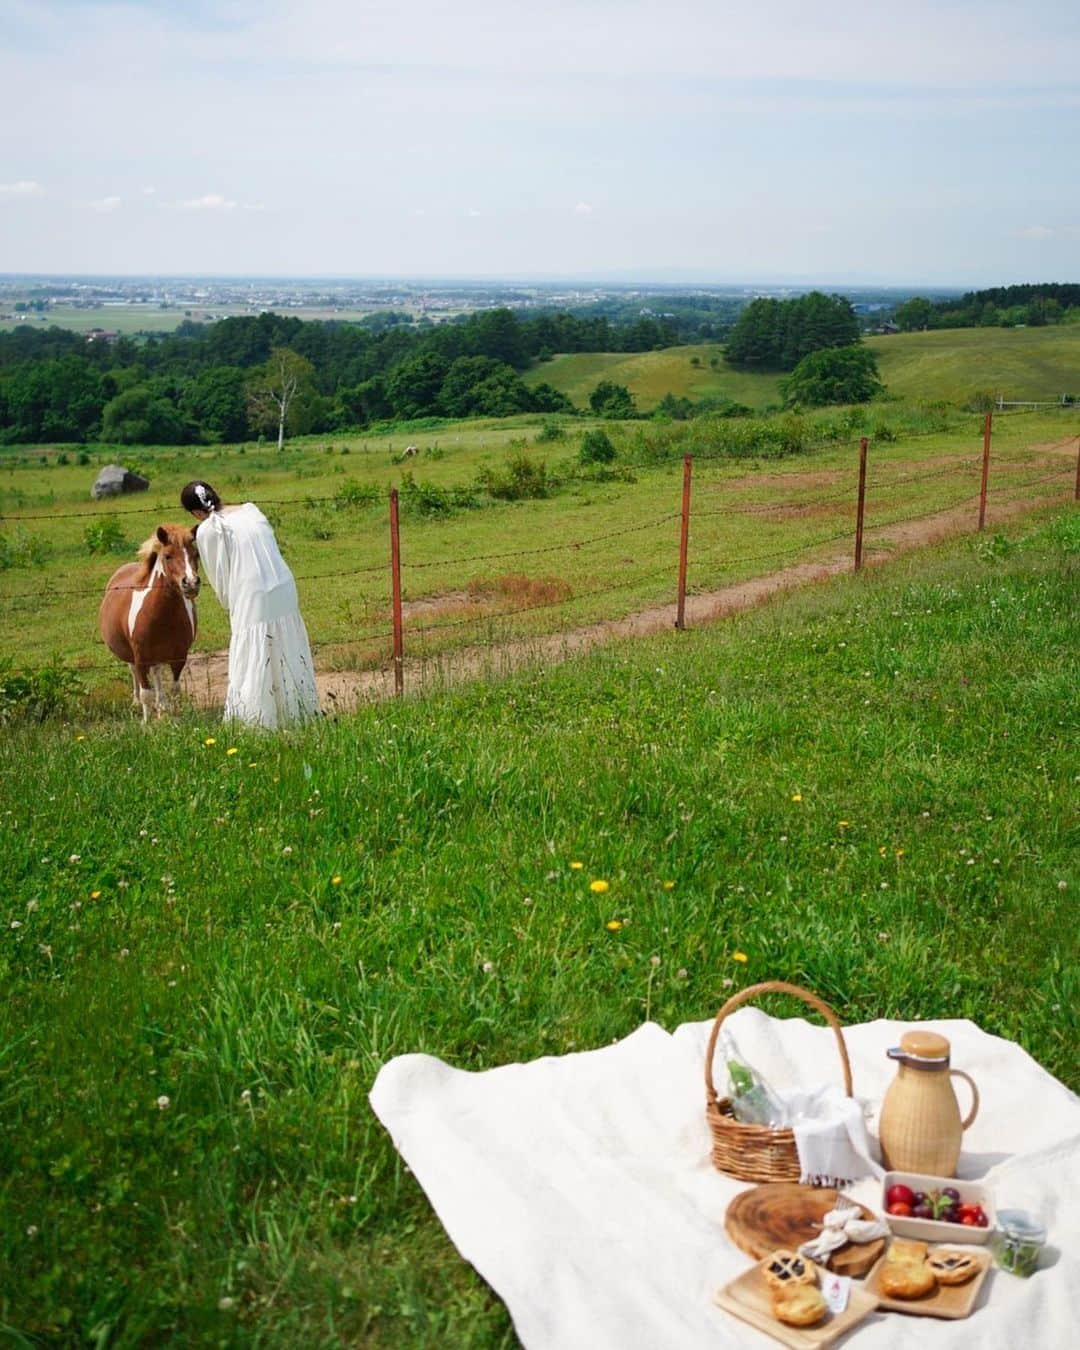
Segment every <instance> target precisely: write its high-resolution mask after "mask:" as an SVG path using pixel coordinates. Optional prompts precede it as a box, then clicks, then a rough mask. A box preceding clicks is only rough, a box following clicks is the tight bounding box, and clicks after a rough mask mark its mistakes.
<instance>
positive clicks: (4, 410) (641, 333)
mask: <svg viewBox="0 0 1080 1350" xmlns="http://www.w3.org/2000/svg"><path fill="white" fill-rule="evenodd" d="M663 303H664V312H663V313H659V314H654V313H641V312H640V311H641V305H640V301H639V302H638V306H637V308H638V312H637V315H636V317H624V318H622V319H621V320H620V319H617V320H615V321H613V320H612V319H610V318H609V317H608V316H607V315H606V314H604V313H589V314H586V315H574V314H568V313H539V314H536V315H535V316H530V317H519V315H518V314H516V313H515V312H513V311H511V310H509V309H493V310H488V311H485V312H481V313H477V314H473V315H470V316H469V317H468V318H466V319H463V320H460V321H456V322H450V323H444V324H439V325H432V324H416V325H414V324H410V323H408V322H407V321H405V320H404V319H403V318H401V317H400V316H396V315H382V316H373V317H372V318H370V319H366V320H362V321H360V322H358V323H347V322H325V321H322V322H312V321H308V322H305V321H304V320H301V319H297V318H289V317H283V316H281V315H277V314H269V313H267V314H260V315H259V316H258V317H257V318H256V317H252V318H231V319H223V320H221V321H220V322H218V323H214V324H210V325H201V324H196V323H190V322H188V323H184V324H181V325H180V327H179V328H178V329H177V331H176V332H175V333H173V334H169V335H166V336H150V337H147V338H145V339H139V340H135V339H132V338H126V337H121V338H119V339H118V340H116V341H114V342H106V341H103V340H101V339H98V340H89V341H88V340H87V337H86V336H85V335H83V334H78V333H73V332H70V331H69V330H67V329H62V328H56V327H52V328H48V329H46V330H44V331H40V330H37V329H34V328H31V327H29V326H20V327H18V328H16V329H15V330H14V331H12V332H9V333H0V442H6V443H9V444H10V443H17V442H22V443H26V442H31V443H33V442H38V441H62V442H69V441H74V442H81V441H85V440H88V439H98V438H100V439H103V440H107V441H115V442H118V443H121V444H140V443H145V444H163V445H176V444H184V443H188V442H193V441H210V442H213V441H238V440H245V439H248V438H252V437H255V436H258V435H260V434H262V433H271V432H275V431H276V420H275V416H274V393H273V384H274V380H275V378H278V377H281V376H282V375H284V377H285V378H287V379H292V380H294V381H295V393H294V396H292V397H291V398H290V401H289V413H288V430H289V432H290V434H303V433H306V432H330V431H335V430H347V429H349V430H351V429H356V428H361V427H365V426H369V425H370V424H372V423H373V422H380V421H386V420H409V419H413V418H418V417H428V416H442V417H470V416H488V417H503V416H509V415H510V414H512V413H518V412H541V413H543V412H572V411H573V407H572V405H571V403H570V402H569V400H568V399H567V398H566V397H565V395H563V394H561V393H559V392H558V391H557V390H556V389H554V388H552V387H551V386H550V385H548V384H543V383H541V384H539V385H534V386H532V387H529V386H527V385H526V384H525V383H524V381H523V380H522V378H521V372H522V371H524V370H526V369H527V368H528V367H530V366H532V365H534V364H536V363H537V362H542V361H544V360H545V359H547V358H548V357H550V356H551V355H553V354H554V353H556V352H598V351H599V352H646V351H654V350H657V349H660V348H664V347H672V346H677V345H679V344H681V343H687V342H700V341H705V340H708V339H709V338H714V337H716V336H719V335H720V334H721V333H723V332H726V330H727V328H728V327H729V326H730V324H731V323H732V322H733V321H734V317H735V312H736V310H737V308H738V302H737V301H732V300H716V299H712V298H710V297H673V298H672V299H671V300H670V302H669V300H668V298H667V297H663ZM282 352H285V353H289V354H291V356H290V357H289V359H288V360H286V361H285V364H284V365H283V364H282V362H283V358H282V357H281V353H282Z"/></svg>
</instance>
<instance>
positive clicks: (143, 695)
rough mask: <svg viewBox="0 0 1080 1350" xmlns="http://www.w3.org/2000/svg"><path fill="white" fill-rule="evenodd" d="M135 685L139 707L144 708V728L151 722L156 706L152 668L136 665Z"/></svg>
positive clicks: (137, 663)
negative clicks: (151, 678)
mask: <svg viewBox="0 0 1080 1350" xmlns="http://www.w3.org/2000/svg"><path fill="white" fill-rule="evenodd" d="M135 683H136V686H137V687H138V690H139V705H140V707H141V708H142V720H143V726H145V725H146V724H147V722H149V720H150V710H151V709H152V708H153V706H154V691H153V689H152V688H151V687H150V667H149V666H144V665H140V664H139V662H137V661H136V663H135Z"/></svg>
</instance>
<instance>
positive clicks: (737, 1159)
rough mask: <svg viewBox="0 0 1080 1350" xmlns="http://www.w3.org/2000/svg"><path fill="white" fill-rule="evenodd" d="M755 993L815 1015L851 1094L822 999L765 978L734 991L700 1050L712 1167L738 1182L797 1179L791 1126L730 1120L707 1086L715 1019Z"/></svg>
mask: <svg viewBox="0 0 1080 1350" xmlns="http://www.w3.org/2000/svg"><path fill="white" fill-rule="evenodd" d="M760 994H792V995H793V996H794V997H795V998H801V999H802V1000H803V1002H804V1003H809V1004H810V1006H811V1007H812V1008H816V1009H817V1011H818V1012H819V1013H821V1015H822V1016H823V1017H824V1018H825V1020H826V1022H828V1024H829V1026H830V1027H832V1029H833V1032H834V1033H835V1035H836V1044H837V1048H838V1049H839V1051H840V1064H841V1067H842V1068H843V1071H844V1091H845V1092H846V1093H847V1095H848V1096H849V1097H850V1096H851V1095H852V1093H851V1061H850V1060H849V1059H848V1052H847V1046H846V1045H845V1044H844V1033H843V1032H842V1031H841V1029H840V1023H839V1021H838V1020H837V1017H836V1014H835V1013H834V1012H833V1010H832V1009H831V1008H830V1007H829V1006H828V1004H827V1003H823V1002H822V1000H821V999H819V998H818V997H817V996H816V995H815V994H811V993H810V992H809V990H806V989H800V988H799V986H798V985H796V984H784V983H782V982H781V981H780V980H768V981H766V982H765V983H764V984H752V985H751V986H750V987H749V988H748V989H743V990H740V992H739V993H737V994H735V995H734V996H733V997H732V998H729V999H728V1001H727V1002H726V1003H725V1004H724V1006H723V1007H722V1008H721V1009H720V1011H719V1012H718V1013H717V1014H716V1021H715V1022H714V1023H713V1029H712V1033H711V1035H710V1036H709V1048H708V1049H707V1050H706V1052H705V1119H706V1120H707V1121H708V1123H709V1130H710V1131H711V1133H712V1140H713V1146H712V1160H713V1165H714V1166H715V1167H716V1169H717V1170H718V1171H720V1172H725V1173H727V1175H728V1176H731V1177H738V1178H739V1180H740V1181H798V1180H799V1176H800V1174H801V1173H800V1168H799V1154H798V1150H797V1149H796V1147H795V1132H794V1130H791V1129H786V1128H785V1129H773V1128H772V1126H770V1125H744V1124H743V1123H742V1122H741V1121H738V1120H736V1119H735V1116H734V1115H733V1113H732V1108H731V1101H730V1099H729V1098H727V1097H723V1098H719V1097H717V1095H716V1088H715V1087H714V1086H713V1056H714V1055H715V1053H716V1041H717V1037H718V1036H719V1035H720V1026H721V1023H722V1022H723V1020H724V1018H725V1017H727V1015H728V1014H729V1013H733V1012H734V1011H735V1009H736V1008H738V1007H740V1006H741V1005H742V1004H743V1003H748V1002H749V1001H750V1000H751V999H753V998H757V997H758V996H759V995H760Z"/></svg>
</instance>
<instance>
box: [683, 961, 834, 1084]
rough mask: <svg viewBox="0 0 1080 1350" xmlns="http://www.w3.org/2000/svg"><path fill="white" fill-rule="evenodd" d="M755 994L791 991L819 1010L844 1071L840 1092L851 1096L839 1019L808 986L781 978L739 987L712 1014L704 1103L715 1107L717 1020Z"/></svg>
mask: <svg viewBox="0 0 1080 1350" xmlns="http://www.w3.org/2000/svg"><path fill="white" fill-rule="evenodd" d="M759 994H791V995H792V996H793V997H795V998H801V999H802V1001H803V1002H804V1003H809V1004H810V1006H811V1008H816V1009H817V1011H818V1012H819V1013H821V1015H822V1017H824V1019H825V1021H826V1022H828V1024H829V1026H830V1027H832V1030H833V1034H834V1035H835V1036H836V1045H837V1049H838V1050H839V1051H840V1066H841V1068H842V1069H843V1071H844V1091H845V1093H846V1094H847V1095H848V1096H849V1097H850V1096H852V1095H853V1094H852V1091H851V1061H850V1060H849V1059H848V1052H847V1046H846V1045H845V1044H844V1033H843V1031H842V1030H841V1029H840V1022H839V1019H838V1018H837V1016H836V1014H835V1013H834V1012H833V1010H832V1009H831V1008H830V1007H829V1005H828V1004H827V1003H825V1002H824V1001H823V1000H822V999H820V998H818V996H817V995H816V994H811V992H810V991H809V989H803V988H801V987H800V986H799V985H797V984H785V983H784V981H782V980H766V981H765V982H764V983H763V984H752V985H750V986H749V987H748V988H746V989H740V990H739V992H738V993H737V994H733V995H732V996H731V998H729V999H728V1001H727V1002H726V1003H725V1004H724V1006H723V1007H722V1008H721V1009H720V1011H719V1012H718V1013H717V1014H716V1021H715V1022H714V1023H713V1028H712V1032H711V1033H710V1035H709V1048H708V1049H707V1050H706V1051H705V1100H706V1102H708V1103H710V1104H711V1105H714V1106H715V1104H716V1101H717V1096H716V1088H715V1087H714V1086H713V1055H714V1054H715V1053H716V1041H717V1037H718V1036H719V1035H720V1023H721V1022H723V1020H724V1018H725V1017H727V1015H728V1014H729V1013H733V1012H734V1011H735V1009H736V1008H738V1007H741V1005H742V1004H744V1003H749V1002H750V1000H751V999H753V998H757V996H758V995H759Z"/></svg>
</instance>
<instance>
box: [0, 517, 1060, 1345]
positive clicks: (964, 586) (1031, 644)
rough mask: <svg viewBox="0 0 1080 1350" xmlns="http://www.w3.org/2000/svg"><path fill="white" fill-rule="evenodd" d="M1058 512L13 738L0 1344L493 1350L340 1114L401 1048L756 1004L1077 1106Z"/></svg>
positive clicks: (564, 1032)
mask: <svg viewBox="0 0 1080 1350" xmlns="http://www.w3.org/2000/svg"><path fill="white" fill-rule="evenodd" d="M1077 523H1078V522H1077V518H1076V517H1075V515H1073V516H1072V517H1071V518H1070V517H1069V516H1067V515H1065V514H1064V513H1057V515H1056V516H1055V517H1054V518H1053V519H1051V520H1050V521H1049V522H1047V523H1044V524H1043V525H1042V526H1038V527H1036V526H1033V525H1032V524H1031V523H1028V524H1027V525H1025V526H1023V527H1020V528H1019V529H1015V530H1012V531H1010V532H1009V537H1008V538H1005V537H1002V538H1000V539H998V540H995V541H994V543H993V547H989V546H988V542H987V541H986V540H981V541H979V542H978V543H977V544H975V543H973V541H971V540H968V539H965V540H962V541H958V542H956V543H954V544H952V545H951V546H949V547H947V548H943V549H940V550H938V551H937V552H935V553H932V554H929V555H923V556H922V557H920V558H915V557H912V558H910V559H909V560H908V561H907V562H905V563H902V564H900V565H898V566H896V567H895V568H890V569H888V570H882V571H880V572H871V573H869V574H864V575H863V576H861V577H857V578H854V577H850V576H847V577H844V578H840V579H837V580H835V581H833V582H831V583H828V584H824V585H821V586H816V587H813V588H810V589H808V590H805V591H803V592H801V593H798V594H792V595H791V596H789V597H787V598H785V599H783V600H781V601H779V602H777V603H775V604H773V605H770V606H768V607H766V608H762V609H760V610H757V611H753V612H750V613H747V614H744V615H742V616H739V617H738V618H736V619H734V620H732V621H730V622H728V623H725V624H722V625H717V626H713V627H711V628H702V629H698V630H691V631H689V632H687V633H685V634H670V635H665V636H663V637H658V638H655V639H649V640H645V641H641V642H639V643H637V644H624V645H619V646H612V647H608V648H605V649H602V650H598V651H597V652H595V653H593V654H591V655H590V656H589V657H587V658H585V659H580V658H579V659H575V660H571V661H569V662H568V663H567V664H566V665H564V666H562V667H559V668H555V669H550V670H544V671H543V672H536V673H534V674H532V675H531V676H529V677H519V678H516V679H513V680H510V681H507V682H505V683H497V682H492V683H479V684H477V685H475V686H472V687H470V688H467V689H461V690H459V691H457V692H454V693H450V694H446V695H443V696H440V697H438V698H433V699H425V700H415V701H414V700H409V701H405V702H403V703H401V704H397V705H395V706H394V707H393V708H389V707H371V708H368V709H366V710H364V711H363V712H361V713H360V714H358V715H357V716H355V717H351V718H345V719H341V720H338V721H329V722H326V723H324V724H320V725H316V726H313V727H309V728H307V729H306V730H303V731H300V732H297V733H295V734H292V735H289V736H280V737H274V736H267V735H257V734H253V733H251V732H249V731H237V730H235V729H233V730H228V729H226V728H224V727H223V726H222V725H221V724H220V723H219V722H210V721H205V720H197V719H193V718H190V717H189V718H187V719H183V720H181V721H179V722H177V723H175V724H172V725H168V724H166V725H162V726H158V727H154V728H152V729H151V731H150V732H148V733H147V732H143V731H142V730H141V729H140V728H138V727H137V726H134V725H132V724H131V723H119V722H117V721H115V720H111V721H110V720H104V721H94V720H86V721H80V722H79V723H77V724H75V725H71V724H63V723H54V724H51V725H46V726H33V727H22V728H19V727H16V728H7V729H5V732H4V735H3V736H2V737H0V782H3V783H4V785H5V787H6V794H5V801H6V802H7V804H8V809H7V810H6V812H5V815H4V847H3V850H2V851H0V877H2V881H3V884H2V886H0V893H2V894H3V896H4V909H3V922H2V925H0V933H2V935H3V937H2V942H0V981H2V982H3V987H4V989H5V997H4V998H3V999H2V1000H0V1045H7V1046H9V1047H11V1048H12V1052H11V1054H10V1055H9V1057H8V1058H7V1059H6V1060H0V1089H2V1090H3V1091H2V1100H3V1108H4V1109H3V1129H2V1130H0V1270H2V1271H3V1272H4V1273H5V1278H4V1279H3V1280H0V1327H3V1329H4V1330H5V1331H6V1332H7V1333H8V1335H9V1337H10V1338H11V1343H12V1344H13V1345H24V1344H30V1343H31V1342H33V1343H35V1344H36V1343H39V1342H40V1343H45V1342H48V1343H49V1344H69V1345H74V1344H90V1343H94V1344H105V1342H106V1340H108V1343H109V1344H110V1345H117V1346H120V1345H123V1346H134V1345H146V1344H162V1343H165V1342H170V1343H175V1344H188V1345H209V1344H213V1345H228V1346H245V1345H271V1344H277V1345H297V1346H300V1345H303V1346H330V1345H342V1344H347V1345H364V1346H370V1347H386V1348H387V1350H389V1348H390V1347H394V1350H399V1348H405V1347H421V1346H424V1347H426V1346H440V1345H445V1346H454V1347H469V1348H470V1350H488V1348H489V1347H490V1350H495V1347H506V1346H508V1345H510V1344H511V1343H512V1340H513V1338H512V1331H511V1329H510V1327H509V1322H508V1319H507V1316H506V1312H505V1309H504V1308H503V1307H502V1305H501V1304H500V1303H499V1302H498V1301H497V1300H496V1299H495V1298H494V1297H493V1296H492V1294H491V1292H490V1290H489V1289H488V1288H487V1286H486V1285H484V1283H483V1282H482V1281H481V1280H480V1278H479V1277H478V1276H476V1275H475V1274H474V1273H473V1272H472V1271H471V1270H470V1268H469V1267H468V1266H467V1265H466V1264H465V1263H464V1262H463V1261H462V1260H461V1258H460V1257H459V1256H458V1254H457V1253H456V1251H455V1250H454V1249H453V1248H452V1246H451V1245H450V1243H449V1242H448V1240H447V1239H446V1236H445V1234H444V1233H443V1231H442V1229H441V1228H440V1226H439V1224H438V1223H437V1221H436V1220H435V1218H434V1217H433V1215H432V1213H431V1210H430V1208H429V1206H428V1204H427V1202H426V1200H425V1199H424V1197H423V1195H422V1194H421V1192H420V1190H419V1188H418V1186H417V1185H416V1184H415V1182H414V1181H413V1179H412V1178H411V1177H410V1176H408V1175H407V1173H406V1171H405V1170H404V1169H403V1168H402V1166H401V1163H400V1160H399V1159H398V1158H397V1156H396V1155H395V1153H394V1151H393V1148H392V1146H391V1144H390V1141H389V1139H388V1138H387V1136H386V1134H385V1133H384V1131H383V1130H382V1129H381V1128H380V1127H379V1126H378V1124H377V1122H376V1121H375V1119H374V1117H373V1115H372V1113H371V1111H370V1109H369V1108H368V1105H367V1100H366V1096H367V1092H368V1090H369V1088H370V1085H371V1082H372V1080H373V1078H374V1076H375V1074H376V1072H377V1071H378V1069H379V1067H380V1065H382V1064H383V1063H385V1062H386V1061H387V1060H388V1059H389V1058H390V1057H392V1056H395V1055H398V1054H404V1053H410V1052H414V1051H425V1052H428V1053H431V1054H435V1055H438V1056H440V1057H442V1058H444V1059H445V1060H447V1061H449V1062H450V1063H451V1064H454V1065H456V1066H459V1067H462V1068H469V1069H481V1068H485V1067H488V1066H492V1065H496V1064H502V1063H506V1062H508V1061H514V1060H527V1059H532V1058H535V1057H537V1056H540V1055H544V1054H563V1053H566V1052H568V1051H570V1050H585V1049H590V1048H593V1047H596V1046H601V1045H606V1044H608V1043H610V1042H611V1040H612V1038H613V1037H621V1036H625V1035H627V1034H628V1033H629V1032H631V1031H633V1030H634V1029H635V1028H636V1027H638V1026H640V1025H641V1024H642V1022H644V1021H645V1020H648V1019H652V1020H654V1021H657V1022H659V1023H660V1024H661V1025H663V1026H665V1027H668V1028H674V1027H675V1026H677V1025H678V1024H680V1023H681V1022H685V1021H700V1020H703V1019H706V1018H710V1017H712V1016H713V1014H714V1013H715V1011H716V1008H717V1006H718V1002H719V1000H720V999H722V998H724V997H726V994H727V988H726V987H727V986H729V985H733V986H734V987H736V988H737V987H740V986H741V985H743V984H750V983H753V982H756V981H758V980H762V979H769V978H775V979H787V980H791V981H794V982H796V983H799V984H803V985H806V986H808V987H810V988H811V989H814V990H816V991H817V992H818V993H819V994H820V995H822V996H823V997H824V998H826V999H827V1000H828V1001H829V1002H830V1003H832V1004H833V1006H834V1007H835V1008H836V1011H837V1013H838V1015H839V1017H840V1019H841V1021H842V1022H843V1023H845V1024H846V1023H851V1022H859V1021H866V1020H869V1019H872V1018H876V1017H896V1018H904V1019H908V1018H910V1019H916V1018H943V1017H971V1018H973V1019H975V1020H977V1021H978V1022H979V1023H980V1024H981V1025H982V1026H983V1027H985V1028H986V1029H987V1030H989V1031H991V1032H994V1033H997V1034H1000V1035H1003V1036H1008V1037H1011V1038H1014V1039H1017V1040H1019V1041H1020V1043H1021V1044H1022V1045H1024V1046H1025V1048H1026V1049H1027V1050H1028V1051H1029V1052H1030V1053H1031V1054H1033V1055H1034V1056H1036V1057H1037V1058H1038V1059H1039V1060H1041V1061H1042V1062H1043V1063H1044V1064H1045V1065H1046V1067H1047V1068H1048V1069H1050V1070H1051V1071H1052V1072H1055V1073H1057V1074H1058V1075H1060V1076H1062V1077H1063V1078H1064V1079H1065V1080H1066V1081H1067V1083H1068V1084H1069V1085H1070V1086H1071V1087H1073V1088H1076V1087H1077V1086H1078V1085H1080V1079H1078V1074H1077V1062H1076V1056H1075V1045H1076V1037H1077V1034H1078V1030H1080V1028H1078V1025H1077V1020H1076V1019H1077V1010H1078V1008H1080V982H1078V974H1077V972H1078V966H1077V963H1076V951H1075V927H1076V926H1075V905H1076V901H1075V894H1076V885H1077V883H1078V881H1080V877H1078V874H1077V868H1076V860H1077V856H1078V854H1077V851H1076V848H1075V842H1076V841H1075V836H1074V835H1073V836H1070V833H1069V832H1070V830H1071V829H1072V828H1073V827H1074V822H1072V821H1071V819H1070V810H1071V800H1070V799H1071V798H1072V797H1074V796H1075V790H1074V787H1073V781H1072V780H1073V775H1074V773H1075V768H1076V764H1075V754H1074V753H1073V742H1070V740H1069V732H1068V729H1067V726H1066V724H1065V723H1064V722H1063V720H1062V719H1064V718H1066V717H1067V715H1068V708H1069V707H1070V706H1071V705H1072V704H1073V703H1074V693H1075V670H1074V668H1073V662H1072V651H1073V649H1074V645H1075V576H1074V574H1073V573H1071V572H1070V558H1071V559H1072V560H1073V561H1075V558H1076V556H1077V554H1076V550H1077V547H1078V545H1080V540H1078V538H1077V531H1076V529H1075V526H1076V525H1077ZM1033 615H1038V621H1037V622H1032V616H1033ZM601 879H602V880H603V881H605V882H606V883H607V886H606V887H601V888H599V891H594V890H593V889H592V888H591V886H590V883H591V882H593V881H595V880H601ZM736 953H738V955H736ZM775 1010H776V1011H777V1012H778V1013H779V1014H780V1015H785V1016H786V1015H790V1014H791V1012H792V1008H791V1006H790V1004H783V1003H781V1004H779V1005H777V1007H776V1009H775ZM718 1233H719V1229H718Z"/></svg>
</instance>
